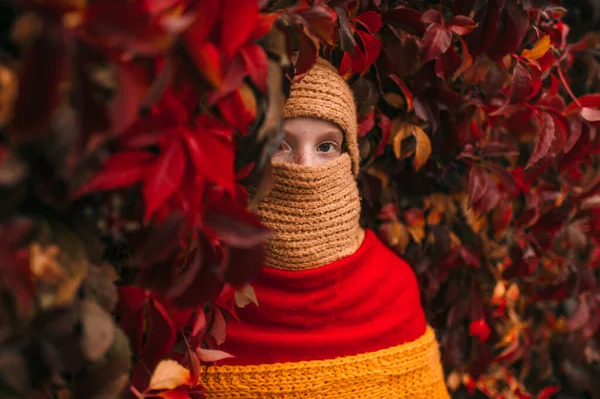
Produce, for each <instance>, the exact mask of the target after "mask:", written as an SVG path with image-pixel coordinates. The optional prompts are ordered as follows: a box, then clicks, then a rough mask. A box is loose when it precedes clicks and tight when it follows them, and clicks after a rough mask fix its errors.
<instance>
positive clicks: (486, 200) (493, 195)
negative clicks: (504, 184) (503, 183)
mask: <svg viewBox="0 0 600 399" xmlns="http://www.w3.org/2000/svg"><path fill="white" fill-rule="evenodd" d="M486 180H487V183H486V184H487V188H486V191H485V195H484V196H483V197H482V198H481V201H480V203H479V206H478V208H479V209H480V210H481V212H482V213H488V212H490V211H491V210H492V209H494V207H495V206H496V205H497V204H498V201H500V191H499V190H498V185H497V184H496V182H495V181H494V179H493V178H492V176H491V175H490V174H489V173H486Z"/></svg>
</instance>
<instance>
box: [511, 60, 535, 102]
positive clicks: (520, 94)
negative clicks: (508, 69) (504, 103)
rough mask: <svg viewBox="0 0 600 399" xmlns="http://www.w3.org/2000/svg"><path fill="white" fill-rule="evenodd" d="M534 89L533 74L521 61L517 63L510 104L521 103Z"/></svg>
mask: <svg viewBox="0 0 600 399" xmlns="http://www.w3.org/2000/svg"><path fill="white" fill-rule="evenodd" d="M532 91H533V80H532V79H531V74H530V73H529V71H528V70H527V68H525V67H524V66H523V65H521V64H520V63H517V65H516V66H515V69H514V72H513V78H512V82H511V84H510V100H509V101H510V104H520V103H522V102H523V101H525V98H526V97H527V96H528V95H529V94H530V93H531V92H532Z"/></svg>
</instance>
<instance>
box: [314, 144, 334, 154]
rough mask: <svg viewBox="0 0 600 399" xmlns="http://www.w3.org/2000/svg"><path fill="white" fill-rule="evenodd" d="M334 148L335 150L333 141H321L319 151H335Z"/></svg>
mask: <svg viewBox="0 0 600 399" xmlns="http://www.w3.org/2000/svg"><path fill="white" fill-rule="evenodd" d="M334 150H335V147H334V145H333V143H321V144H319V146H318V147H317V151H319V152H333V151H334Z"/></svg>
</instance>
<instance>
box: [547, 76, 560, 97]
mask: <svg viewBox="0 0 600 399" xmlns="http://www.w3.org/2000/svg"><path fill="white" fill-rule="evenodd" d="M550 78H551V83H550V89H549V91H548V94H550V96H552V97H554V96H556V95H557V94H558V89H559V88H560V81H559V80H558V79H557V78H556V76H555V75H554V74H553V73H552V74H550Z"/></svg>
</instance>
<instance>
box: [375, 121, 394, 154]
mask: <svg viewBox="0 0 600 399" xmlns="http://www.w3.org/2000/svg"><path fill="white" fill-rule="evenodd" d="M379 128H380V129H381V141H380V142H379V145H378V146H377V150H375V154H374V156H376V157H377V156H379V155H381V154H383V150H384V148H385V146H386V144H387V142H388V140H389V137H390V134H391V133H392V123H391V121H390V118H388V117H387V116H386V115H385V114H384V113H383V112H379Z"/></svg>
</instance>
